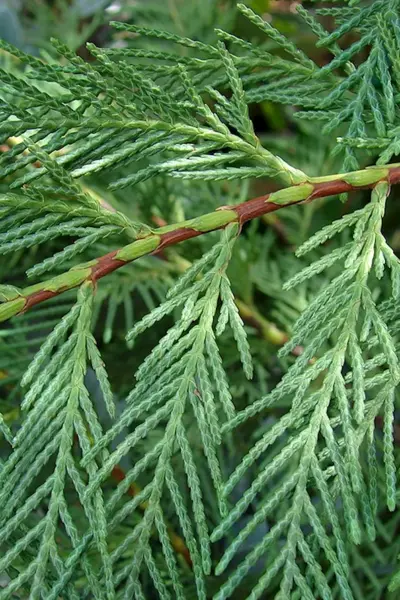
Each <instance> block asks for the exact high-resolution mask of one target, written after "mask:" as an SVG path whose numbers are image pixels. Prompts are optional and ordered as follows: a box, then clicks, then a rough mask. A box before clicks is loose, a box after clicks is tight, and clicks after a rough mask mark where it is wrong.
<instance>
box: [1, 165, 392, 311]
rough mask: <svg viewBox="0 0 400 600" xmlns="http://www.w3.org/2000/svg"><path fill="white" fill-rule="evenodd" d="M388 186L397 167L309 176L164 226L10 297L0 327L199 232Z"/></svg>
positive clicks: (197, 234)
mask: <svg viewBox="0 0 400 600" xmlns="http://www.w3.org/2000/svg"><path fill="white" fill-rule="evenodd" d="M384 180H386V181H387V182H388V183H389V184H396V183H399V182H400V165H398V164H393V165H387V166H385V167H367V168H366V169H363V170H360V171H353V172H350V173H345V174H335V175H328V176H326V177H310V178H309V179H308V180H307V182H305V183H300V184H297V185H294V186H291V187H288V188H283V189H281V190H278V191H276V192H272V193H270V194H266V195H264V196H259V197H257V198H253V199H251V200H247V201H246V202H242V203H240V204H237V205H236V206H229V207H221V208H217V209H216V210H215V211H214V212H211V213H207V214H205V215H202V216H200V217H196V218H195V219H189V220H186V221H183V222H181V223H176V224H174V225H167V226H166V227H160V228H158V229H155V230H153V231H152V232H151V233H150V234H148V235H145V236H143V237H141V238H138V239H137V240H135V241H134V242H132V243H130V244H128V245H126V246H124V247H122V248H120V249H118V250H113V251H112V252H109V253H107V254H105V255H103V256H101V257H99V258H97V259H95V260H93V261H91V262H90V263H84V264H80V265H77V266H76V267H74V268H72V269H70V270H69V271H67V272H66V273H63V274H61V275H59V276H57V277H54V278H52V279H50V280H47V281H45V282H43V283H39V284H36V285H33V286H29V287H27V288H25V289H22V290H19V291H16V292H14V291H13V292H12V293H10V295H9V296H8V301H7V302H5V303H4V304H3V305H2V306H0V322H2V321H6V320H7V319H9V318H11V317H13V316H16V315H18V314H21V313H23V312H25V311H27V310H29V309H30V308H32V307H33V306H35V305H36V304H39V303H41V302H43V301H45V300H48V299H50V298H53V297H55V296H58V295H59V294H61V293H63V292H65V291H67V290H70V289H73V288H75V287H78V286H80V285H81V284H83V283H84V282H85V281H91V282H92V283H96V282H97V281H98V280H99V279H101V278H102V277H104V276H105V275H108V274H109V273H112V272H113V271H115V270H116V269H119V268H120V267H123V266H124V265H126V264H127V263H130V262H132V261H134V260H136V259H138V258H140V257H142V256H145V255H147V254H156V253H158V252H161V251H162V250H164V248H167V247H168V246H172V245H175V244H178V243H180V242H183V241H185V240H188V239H191V238H194V237H197V236H199V235H202V234H204V233H209V232H211V231H216V230H218V229H223V228H225V227H226V226H227V225H229V224H231V223H238V224H239V226H242V225H243V224H244V223H246V222H247V221H250V220H251V219H254V218H256V217H260V216H262V215H265V214H267V213H271V212H274V211H276V210H279V209H281V208H285V207H288V206H292V205H294V204H299V203H304V202H311V201H312V200H315V199H317V198H323V197H326V196H333V195H337V194H342V193H346V192H352V191H357V190H360V189H366V188H374V187H375V185H376V184H377V183H378V182H379V181H384Z"/></svg>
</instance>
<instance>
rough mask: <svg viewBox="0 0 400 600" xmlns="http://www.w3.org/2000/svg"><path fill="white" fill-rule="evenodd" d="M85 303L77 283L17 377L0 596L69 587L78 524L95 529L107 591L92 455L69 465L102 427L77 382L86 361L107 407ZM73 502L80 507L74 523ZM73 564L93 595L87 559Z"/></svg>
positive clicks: (102, 518)
mask: <svg viewBox="0 0 400 600" xmlns="http://www.w3.org/2000/svg"><path fill="white" fill-rule="evenodd" d="M92 302H93V290H92V289H91V286H90V285H85V286H84V287H83V288H82V289H81V290H80V291H79V293H78V300H77V303H76V304H75V305H74V306H73V307H72V308H71V310H70V311H69V312H67V314H66V315H65V316H64V317H62V319H61V320H60V321H59V322H58V324H57V325H56V326H55V328H54V329H53V331H52V333H51V334H50V335H49V336H48V337H47V339H46V340H45V341H44V343H43V344H42V346H41V348H40V350H39V352H38V353H37V354H36V356H35V358H34V359H33V361H32V362H31V364H30V365H29V366H28V368H27V370H26V372H25V374H24V377H23V382H22V383H23V385H24V387H26V389H27V391H26V393H25V396H24V400H23V403H22V409H23V411H24V413H25V418H24V420H23V423H22V426H21V428H20V429H19V430H18V432H17V434H16V436H15V437H14V439H13V440H12V443H13V448H14V450H13V452H12V454H11V455H10V457H9V458H8V460H6V461H5V463H4V464H3V466H2V469H1V472H0V479H1V482H2V485H1V507H2V509H1V514H0V519H1V533H0V540H1V547H2V557H1V559H0V565H1V566H0V568H1V571H2V572H7V573H10V574H11V573H14V577H13V578H12V580H11V581H10V583H9V585H8V586H7V589H6V591H5V592H4V593H3V597H4V598H6V597H7V598H8V597H10V596H11V595H12V594H13V592H16V591H18V592H20V591H21V590H26V591H28V590H30V597H31V598H41V597H42V594H43V593H45V594H46V596H47V597H48V598H50V597H54V598H57V596H58V592H57V589H58V588H57V585H59V586H60V587H59V589H64V588H65V589H67V590H68V589H70V584H69V582H68V581H69V580H68V570H69V569H70V565H69V563H68V559H67V557H68V554H70V555H72V554H73V552H77V551H78V550H79V548H81V547H82V544H83V547H84V546H85V545H87V544H88V543H89V539H88V538H85V537H84V534H85V530H84V529H83V530H82V526H84V527H85V528H87V527H91V529H92V530H93V531H94V530H96V533H95V534H94V535H93V536H89V537H90V538H91V541H92V543H93V545H94V547H95V548H96V550H97V552H98V554H99V555H100V557H101V564H102V568H103V569H104V573H105V589H106V593H107V597H108V598H112V597H113V593H114V592H113V590H114V584H113V581H112V571H111V561H110V554H109V551H108V548H107V540H106V531H107V526H106V513H105V507H104V500H103V496H102V492H101V491H100V490H98V491H97V492H96V493H95V494H94V495H93V496H92V497H91V499H90V500H88V499H87V498H85V491H86V487H87V483H88V478H89V477H93V476H94V474H95V472H96V471H97V470H98V467H97V465H96V463H95V461H89V462H88V463H87V465H86V468H85V469H84V470H82V469H79V468H78V464H77V459H78V458H80V457H85V456H86V454H87V453H88V451H89V449H90V447H91V445H92V441H94V442H96V441H97V440H99V439H100V437H101V434H102V429H101V425H100V423H99V421H98V418H97V415H96V412H95V410H94V407H93V404H92V402H91V399H90V396H89V393H88V390H87V388H86V386H85V374H86V369H87V367H88V365H91V366H92V368H93V370H94V372H95V373H96V375H97V378H98V381H99V384H100V386H101V390H102V392H103V398H104V402H105V404H106V407H107V410H108V412H109V413H110V415H113V414H114V404H113V397H112V393H111V389H110V386H109V383H108V378H107V375H106V373H105V370H104V366H103V363H102V360H101V358H100V354H99V351H98V349H97V346H96V342H95V340H94V338H93V336H92V335H91V333H90V326H91V312H92V308H91V306H92ZM105 456H107V451H104V452H103V457H105ZM44 474H45V477H44ZM75 502H79V503H80V504H81V505H82V508H83V515H82V514H81V515H79V522H78V523H77V522H76V521H75V518H74V506H73V505H74V503H75ZM41 503H46V504H47V511H46V512H45V513H41V512H40V511H39V512H38V510H37V507H38V506H39V505H40V504H41ZM82 520H83V524H82ZM60 524H62V525H61V531H60V528H59V527H60ZM81 567H82V568H83V571H84V572H85V574H86V576H87V578H88V581H89V582H90V586H92V587H93V590H94V592H93V593H96V594H97V596H99V589H100V588H99V584H98V581H97V579H98V574H96V570H95V568H94V567H93V565H91V563H90V560H89V559H87V558H83V560H82V565H81ZM57 581H61V582H62V583H61V585H60V584H57V583H56V582H57ZM71 590H72V588H71ZM68 593H73V592H72V591H71V592H68Z"/></svg>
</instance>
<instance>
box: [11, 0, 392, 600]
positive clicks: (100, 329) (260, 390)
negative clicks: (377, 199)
mask: <svg viewBox="0 0 400 600" xmlns="http://www.w3.org/2000/svg"><path fill="white" fill-rule="evenodd" d="M247 4H249V5H250V6H251V7H252V8H253V10H255V11H257V12H258V13H259V14H261V15H262V16H263V18H264V19H267V20H269V21H272V22H273V23H274V25H275V26H276V27H277V28H278V29H279V30H280V31H282V33H285V34H290V37H291V39H293V40H294V41H295V42H296V44H297V45H298V46H300V47H302V48H303V49H305V51H306V52H307V53H308V54H309V55H310V56H311V57H312V58H313V60H315V61H316V62H318V64H324V62H325V61H326V56H325V52H326V50H325V49H318V48H316V47H315V39H314V38H313V36H312V34H311V33H310V31H309V30H308V29H307V27H306V26H305V24H304V22H303V21H301V20H300V19H299V18H298V16H297V15H296V12H295V8H296V5H297V4H298V3H297V2H296V1H291V0H251V1H250V0H249V1H248V2H247ZM303 4H307V3H303ZM308 4H310V3H308ZM111 20H120V21H126V22H130V23H134V24H137V25H142V26H149V27H152V28H155V29H156V28H158V29H163V30H167V31H170V32H173V33H177V34H179V35H184V36H187V37H190V38H193V39H196V40H201V41H204V42H208V43H210V42H213V41H215V40H216V35H215V32H214V28H221V29H224V30H225V31H228V32H229V31H230V32H232V33H235V34H236V35H238V36H242V37H243V38H245V39H248V40H252V39H255V38H256V37H257V38H258V37H259V35H260V32H259V31H258V30H255V28H253V26H252V25H251V23H250V22H249V21H247V20H245V19H244V18H243V17H242V16H240V15H239V13H238V12H237V10H236V7H235V2H234V0H0V37H2V38H4V39H6V40H7V41H9V42H10V43H12V44H14V45H16V46H18V47H19V48H21V49H23V50H25V51H28V52H30V53H33V54H35V55H38V56H43V57H44V58H45V59H46V60H50V61H52V60H55V57H54V55H53V49H52V46H51V44H50V39H51V38H52V37H55V38H58V39H59V40H61V41H62V42H64V43H65V44H67V45H68V46H69V47H70V48H71V49H72V50H74V51H75V52H77V53H78V54H79V55H80V56H81V57H82V58H84V59H85V60H92V58H91V57H90V55H89V53H88V51H87V50H86V47H85V44H86V42H88V41H91V42H93V43H95V44H96V45H98V46H102V47H103V46H111V47H127V46H129V45H133V44H134V45H135V46H136V47H139V48H140V47H142V48H144V49H145V48H146V46H148V45H149V44H153V45H157V47H159V48H160V50H161V49H162V50H164V51H166V50H167V51H169V52H173V53H177V52H183V53H190V52H191V49H190V48H185V47H182V46H179V47H178V46H175V45H173V44H170V45H169V43H168V42H167V41H165V40H154V39H151V38H146V39H143V38H141V37H140V36H138V37H134V36H131V35H129V36H127V35H126V34H125V33H124V32H118V31H117V32H116V31H115V30H112V29H111V27H110V26H109V22H110V21H111ZM258 41H259V42H264V43H266V44H267V45H268V47H269V48H271V42H266V41H265V40H258ZM277 52H278V50H277ZM10 60H12V59H11V58H10V56H9V55H7V56H6V54H5V53H3V54H2V53H0V65H1V64H3V66H4V63H5V61H10ZM132 60H135V59H134V58H132ZM7 65H8V67H10V64H9V62H7ZM11 67H13V65H11ZM15 68H16V69H17V68H18V66H17V65H15ZM294 114H295V108H294V107H289V108H288V107H282V106H277V105H275V104H273V103H271V102H263V103H261V104H254V105H252V106H251V116H252V118H253V121H254V123H255V126H256V131H257V133H258V135H259V137H260V140H261V141H262V142H265V143H267V142H268V147H269V148H270V149H271V150H274V149H275V150H276V151H277V153H278V154H279V155H280V156H282V158H284V159H285V160H288V161H289V162H290V163H291V164H292V165H294V166H296V167H299V168H301V169H302V170H304V171H305V172H306V173H307V174H308V175H311V176H317V175H320V176H322V175H325V174H328V173H334V172H337V170H338V169H339V168H340V161H339V160H338V159H337V157H336V156H335V155H334V154H333V153H332V140H330V139H328V138H324V137H321V136H320V135H319V131H315V129H314V128H312V127H310V126H306V125H304V124H302V123H300V122H296V120H295V119H294ZM9 143H10V145H12V143H16V141H15V140H14V141H13V140H10V142H9ZM8 149H9V147H7V146H2V147H0V156H1V153H2V152H7V150H8ZM366 160H368V157H366ZM9 184H10V180H9V179H8V180H7V184H5V183H2V182H1V181H0V191H4V189H5V186H6V185H7V186H8V185H9ZM107 185H108V181H107V176H106V174H103V173H102V174H101V175H99V176H96V174H94V175H91V176H90V177H88V178H85V187H86V189H87V190H88V191H89V193H91V194H93V195H95V196H96V197H98V198H101V199H102V200H103V201H105V202H107V203H108V204H109V205H111V206H112V207H114V208H117V209H119V210H122V211H124V212H125V213H126V214H128V215H132V216H135V217H136V218H138V219H139V220H143V221H145V222H147V223H149V224H152V225H162V224H166V223H173V222H176V221H179V220H182V219H184V218H189V217H194V216H196V215H197V214H201V213H204V212H207V210H212V209H214V208H215V207H216V206H218V205H227V204H232V203H237V202H240V201H244V200H246V199H248V198H250V197H252V196H256V195H259V194H261V193H266V192H269V191H272V190H273V189H276V186H275V184H273V183H272V182H271V181H268V180H263V179H259V180H257V181H251V180H250V181H245V182H216V183H213V182H202V181H199V182H186V181H184V180H178V179H172V178H170V179H168V178H166V177H161V176H159V177H156V178H153V179H151V180H149V181H146V182H144V183H142V184H139V185H137V186H135V188H133V187H132V188H126V189H124V190H123V191H118V190H117V191H114V192H111V191H110V190H109V189H107ZM367 197H368V196H367V195H365V197H364V195H363V194H362V193H359V194H357V195H354V196H352V198H351V203H352V208H356V207H357V205H362V204H363V203H364V202H365V201H366V200H367ZM149 198H150V199H151V202H149ZM193 199H195V201H193ZM322 206H323V210H321V207H322ZM390 206H391V207H393V208H390V207H389V208H388V215H387V219H386V221H387V223H386V233H387V237H388V240H389V241H390V242H391V243H392V247H393V248H394V250H395V251H396V250H399V249H400V220H399V217H398V215H399V212H398V208H397V209H396V199H395V198H394V199H393V202H391V205H390ZM397 207H398V204H397ZM347 210H349V205H348V204H346V203H345V204H341V203H338V202H337V201H336V202H330V201H329V200H325V199H321V200H320V201H317V202H313V203H312V204H310V205H305V206H301V207H291V208H289V209H285V210H281V211H279V213H278V214H277V215H275V214H272V215H268V216H265V217H264V218H263V219H260V220H258V221H254V222H252V223H250V224H248V225H246V227H245V231H244V232H243V235H241V237H240V239H239V240H238V243H237V244H236V246H235V252H234V256H233V259H232V262H231V265H230V268H229V277H230V279H231V281H232V285H233V290H234V292H235V296H236V299H237V302H238V306H239V309H240V311H241V314H242V317H243V319H244V320H245V323H246V325H247V329H248V334H249V337H250V343H251V349H252V353H253V359H254V364H255V379H254V380H253V381H252V382H251V383H250V382H248V381H247V380H245V379H244V378H243V377H242V373H241V369H240V368H238V360H237V356H236V351H235V346H234V344H232V343H231V341H232V340H230V339H229V337H227V338H226V339H225V340H224V346H223V354H224V358H225V367H226V369H227V371H228V373H229V376H230V383H231V386H232V393H233V396H234V400H235V404H236V406H237V408H238V409H240V408H243V407H244V406H245V405H247V404H249V403H251V402H253V401H254V400H256V399H257V398H259V397H260V395H261V394H264V393H265V392H266V391H267V390H268V389H271V388H272V387H273V386H274V385H275V384H276V382H277V381H279V380H280V378H281V376H282V373H283V372H285V371H286V369H287V367H288V364H290V362H291V361H292V358H293V357H292V358H284V359H278V357H277V348H278V347H279V345H281V344H282V343H283V341H284V340H285V339H286V338H287V336H290V332H291V328H292V326H293V323H294V321H295V320H296V318H297V317H298V316H299V314H300V313H301V312H302V310H303V309H304V308H305V306H307V304H308V303H309V302H310V301H311V300H312V298H313V296H314V294H315V292H316V286H318V288H320V287H321V286H323V285H324V276H320V277H319V278H318V279H317V280H315V279H313V280H312V281H311V282H307V283H305V284H304V285H303V287H301V286H300V287H299V288H296V290H295V291H293V292H289V293H285V294H284V295H282V293H281V289H282V284H283V282H284V281H285V280H287V279H289V277H290V276H291V275H292V274H293V273H295V272H297V271H299V270H300V268H301V266H302V264H301V261H302V260H304V259H295V258H294V249H295V248H296V247H297V246H298V245H300V244H301V243H302V242H303V241H304V240H305V239H307V238H308V237H309V236H310V235H311V234H312V233H313V232H314V231H316V230H317V229H319V228H321V227H322V226H323V225H325V224H327V223H329V222H331V221H332V219H334V218H338V217H339V216H340V215H341V214H343V213H345V212H346V211H347ZM390 211H392V213H391V212H390ZM343 235H347V234H343ZM216 239H217V234H209V235H207V236H201V237H200V238H199V239H196V240H192V241H190V242H186V243H185V244H183V245H180V246H179V247H176V248H173V249H169V250H167V251H166V252H165V254H163V255H162V256H158V257H147V258H145V259H141V260H140V261H138V262H137V263H134V264H132V265H128V266H127V267H125V268H124V269H122V270H121V271H118V272H116V273H113V274H112V275H110V276H108V277H107V278H105V279H103V280H102V281H101V282H100V283H99V289H98V293H97V295H96V315H97V324H98V325H97V326H96V324H95V325H94V326H95V328H96V337H97V340H98V343H99V347H100V350H101V353H102V356H103V357H104V360H105V362H106V365H107V370H108V372H109V374H110V377H111V381H112V383H113V384H114V389H115V390H116V392H117V405H118V404H119V406H120V407H121V406H122V405H123V401H124V395H125V394H126V393H127V390H128V389H130V386H131V385H132V375H131V374H132V373H133V372H134V371H135V369H136V368H137V367H138V366H139V364H140V363H141V362H142V360H143V358H144V357H145V356H146V355H147V354H148V352H149V351H150V349H151V348H152V347H153V346H154V344H155V343H156V342H157V340H158V339H159V338H160V337H161V336H162V335H163V334H164V332H165V331H166V329H167V327H168V326H169V325H170V324H171V323H168V322H163V323H161V324H160V325H159V326H158V327H155V328H152V330H151V332H150V333H149V334H148V335H147V336H146V337H145V339H143V340H142V341H141V344H140V346H136V347H135V351H134V352H128V351H127V347H126V342H125V333H126V331H127V329H129V328H130V327H131V326H132V323H133V321H134V320H135V319H136V317H140V316H143V315H144V314H145V313H146V312H148V311H149V310H151V308H153V307H154V306H155V305H157V304H158V303H159V302H160V300H162V299H163V298H164V297H165V294H166V291H167V289H168V287H170V285H171V284H172V283H173V281H174V280H175V279H176V278H177V277H178V276H179V275H180V274H181V273H182V272H183V271H185V269H186V268H187V267H188V266H190V264H191V263H192V262H193V261H194V260H196V258H198V257H200V256H201V255H202V254H203V253H204V252H205V251H206V250H207V249H209V248H210V247H211V246H212V245H213V243H214V242H215V240H216ZM344 241H345V240H344V239H343V237H342V238H341V237H340V236H337V239H336V240H335V241H330V242H329V243H330V244H332V245H334V244H337V245H340V244H342V243H343V242H344ZM57 243H58V242H55V243H54V244H53V245H52V250H54V249H57ZM62 247H63V246H62V245H60V249H62ZM110 249H113V246H112V242H111V241H108V240H103V241H102V242H101V243H96V244H95V245H94V246H93V247H91V248H90V249H89V250H88V251H87V257H85V259H86V258H87V259H88V260H89V259H90V258H91V257H95V256H99V255H101V254H103V253H105V252H108V251H109V250H110ZM316 252H319V251H316ZM42 254H43V257H45V256H46V254H47V251H46V246H45V245H44V246H41V247H40V248H36V247H34V248H32V249H31V251H30V252H28V253H26V252H24V253H18V252H17V253H15V254H14V255H13V256H12V258H7V259H1V262H0V279H1V280H2V281H3V282H7V283H8V284H13V285H16V286H19V285H24V282H25V275H24V272H25V270H26V269H27V268H29V267H30V266H32V265H34V264H35V263H37V262H39V260H40V259H41V256H42ZM315 258H316V257H315V256H313V257H309V259H308V260H309V261H311V260H313V259H315ZM333 274H334V269H332V270H331V271H330V272H329V273H328V275H329V276H330V277H331V276H332V275H333ZM380 293H381V289H380V286H379V285H378V283H377V285H376V290H375V294H376V296H379V294H380ZM74 298H75V294H72V295H70V296H69V295H68V294H66V295H63V296H62V298H61V299H56V300H55V301H54V302H53V301H50V302H48V303H45V304H44V305H43V306H39V307H38V308H36V309H35V310H32V311H31V312H29V313H27V314H26V315H24V316H22V317H18V319H16V320H13V321H11V322H10V323H9V324H7V325H5V326H4V327H3V328H2V329H1V330H0V411H1V413H2V414H3V415H4V420H5V421H6V423H7V425H8V426H9V427H11V429H12V430H15V429H16V428H17V427H18V423H19V403H20V399H21V398H20V388H19V386H18V381H19V379H20V377H21V373H23V372H24V370H25V369H26V367H27V364H28V363H29V361H30V359H31V357H32V355H33V354H34V353H35V352H36V351H37V349H38V348H39V346H40V344H41V343H42V341H43V340H44V339H45V337H46V335H47V334H48V332H49V331H50V330H51V328H52V327H53V326H54V324H55V323H56V322H57V321H58V319H59V317H60V315H62V314H64V313H65V312H66V311H67V310H68V308H69V307H70V306H71V305H72V303H73V301H74ZM99 323H100V326H99ZM16 330H17V333H16ZM92 375H93V374H92ZM88 377H89V378H91V382H90V385H92V386H93V390H94V393H96V389H97V387H96V385H97V384H96V380H95V377H92V376H91V374H90V373H89V374H88ZM100 406H102V404H101V403H99V407H100ZM282 408H283V407H282ZM274 411H275V413H274V412H271V414H268V415H262V416H258V417H257V422H255V423H254V422H248V423H247V424H245V425H244V426H243V431H242V432H241V435H237V434H235V447H234V446H233V443H232V442H229V440H228V443H227V446H226V447H225V448H224V449H223V451H222V450H221V461H222V462H223V463H225V470H226V472H230V471H232V468H233V467H234V466H235V464H237V462H238V460H240V457H241V456H243V455H244V454H245V453H246V452H247V450H248V448H249V447H250V446H251V445H252V444H253V443H254V439H255V438H257V437H258V436H261V435H262V433H263V432H264V431H265V430H266V428H268V427H270V426H271V423H273V422H275V420H276V417H277V414H278V413H277V411H279V406H278V407H274ZM103 419H104V420H106V415H103ZM154 441H155V440H154V439H150V440H146V443H150V444H151V443H154ZM1 444H3V446H1ZM191 444H192V447H193V446H194V444H195V440H191ZM198 444H200V442H199V443H198ZM0 449H1V450H0V452H1V453H2V454H3V455H5V453H6V452H7V445H6V443H5V442H4V443H3V442H0ZM139 451H140V447H139ZM135 452H138V450H135ZM200 455H201V449H200V447H199V459H198V460H199V461H200V462H201V460H202V458H201V456H200ZM136 458H137V457H136V456H131V457H130V461H131V463H132V464H133V463H134V461H135V459H136ZM122 466H123V465H122ZM126 466H127V467H129V465H126ZM255 468H257V466H255ZM110 485H112V482H111V483H110ZM237 493H238V494H239V493H240V490H238V491H237ZM208 510H209V515H208V517H209V519H210V522H211V523H212V522H214V520H215V519H216V508H215V506H212V505H210V506H209V507H208ZM246 518H247V517H246V515H245V516H244V517H243V523H242V526H244V524H245V520H246ZM398 520H399V517H398V516H391V517H390V520H389V517H388V515H387V514H386V513H385V512H383V513H382V514H381V515H380V534H379V535H380V537H379V539H378V540H377V542H376V544H373V545H372V544H371V545H370V546H368V545H365V546H363V547H359V548H353V549H352V554H351V561H352V565H351V569H352V577H353V578H354V580H355V587H354V589H355V595H356V597H357V598H360V600H361V598H363V599H364V598H366V597H368V598H371V599H373V598H376V599H378V598H383V597H385V598H389V597H390V596H389V595H385V596H383V595H382V594H387V592H386V591H384V590H385V588H386V585H387V581H388V579H389V578H390V575H391V573H392V570H393V565H394V562H395V558H396V555H397V553H398V552H399V543H398V542H395V541H394V536H395V531H396V528H397V526H398ZM266 526H267V525H266V524H263V526H262V527H261V526H260V532H259V534H260V538H261V536H262V535H263V534H264V529H263V528H264V527H266ZM115 535H116V538H115V540H114V543H115V544H118V532H116V534H115ZM255 542H256V540H255V539H254V538H251V539H249V543H248V546H247V547H244V548H243V553H246V552H247V551H249V548H250V546H251V545H252V544H254V543H255ZM219 551H220V549H218V547H217V548H216V549H215V552H216V553H218V552H219ZM239 558H240V557H239ZM128 559H129V556H125V557H124V560H128ZM233 566H234V565H233ZM262 568H263V565H262V564H261V565H260V566H259V569H260V570H262ZM258 576H259V571H257V569H255V571H254V578H255V579H257V578H258ZM219 584H220V582H218V583H216V582H214V581H213V578H212V576H210V582H209V585H210V593H211V592H212V590H213V588H214V587H215V588H218V586H219ZM357 590H358V591H357ZM187 593H188V596H187V598H188V600H190V597H191V593H192V591H191V590H190V588H188V589H187ZM150 597H151V596H149V598H150ZM193 597H195V595H194V592H193ZM235 597H237V598H240V597H242V596H241V593H240V590H239V592H238V594H237V596H235Z"/></svg>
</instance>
